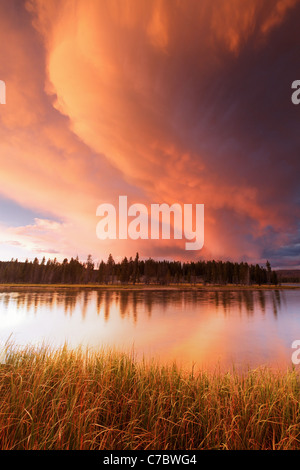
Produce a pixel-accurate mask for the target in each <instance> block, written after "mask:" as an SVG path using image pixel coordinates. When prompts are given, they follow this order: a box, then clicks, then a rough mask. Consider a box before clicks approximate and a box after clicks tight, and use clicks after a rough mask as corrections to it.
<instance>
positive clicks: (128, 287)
mask: <svg viewBox="0 0 300 470" xmlns="http://www.w3.org/2000/svg"><path fill="white" fill-rule="evenodd" d="M16 287H24V288H25V287H27V288H36V289H38V288H43V289H46V288H49V289H56V288H68V289H84V288H86V289H102V290H103V289H108V290H177V291H179V290H181V291H184V290H188V291H191V290H196V291H212V290H218V291H219V290H222V291H224V290H225V291H226V290H228V291H234V290H285V289H288V290H294V289H300V284H297V285H284V284H282V285H274V284H261V285H259V284H252V285H241V284H206V285H204V284H168V285H161V284H31V283H7V284H4V283H0V289H1V288H16Z"/></svg>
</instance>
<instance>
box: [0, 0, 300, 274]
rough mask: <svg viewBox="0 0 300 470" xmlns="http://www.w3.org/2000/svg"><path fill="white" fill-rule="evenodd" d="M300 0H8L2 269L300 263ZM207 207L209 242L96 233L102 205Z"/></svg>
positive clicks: (1, 1) (1, 124)
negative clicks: (297, 98)
mask: <svg viewBox="0 0 300 470" xmlns="http://www.w3.org/2000/svg"><path fill="white" fill-rule="evenodd" d="M299 24H300V1H299V0H226V1H224V0H29V1H25V0H24V1H23V0H0V48H1V49H0V80H3V81H4V82H5V84H6V104H5V105H0V159H1V169H0V260H6V259H11V258H12V257H13V258H18V259H19V260H25V259H26V258H28V259H33V258H34V257H35V256H37V257H38V258H39V259H41V258H42V257H43V256H45V257H46V259H48V258H51V259H53V258H54V257H56V258H57V259H59V260H62V259H63V258H64V257H67V258H70V257H71V256H76V255H78V256H79V258H80V259H82V260H85V259H86V258H87V255H88V254H92V256H93V259H94V260H95V261H99V260H101V259H104V260H106V259H107V257H108V254H109V253H112V254H113V256H114V258H115V259H120V258H123V257H124V256H125V255H126V256H127V257H129V256H133V257H134V256H135V253H136V251H139V254H140V257H141V258H148V257H150V256H151V257H153V258H156V259H162V258H164V259H176V260H177V259H178V260H196V259H199V258H204V259H213V258H214V259H224V260H225V259H226V260H227V259H228V260H233V261H242V260H243V261H247V262H251V263H256V262H259V263H262V264H265V262H266V260H267V259H268V260H269V261H270V262H271V265H272V267H294V268H295V267H298V268H299V267H300V224H299V220H300V219H299V216H300V105H298V106H296V105H294V104H293V103H292V101H291V95H292V89H291V84H292V82H293V81H294V80H297V79H298V80H300V35H299ZM120 195H127V196H128V202H129V204H132V203H142V204H145V205H146V206H150V204H153V203H160V204H161V203H163V202H165V203H167V204H173V203H180V204H185V203H190V204H196V203H198V204H204V205H205V242H204V248H203V249H202V250H200V251H186V250H185V240H184V239H183V240H136V241H133V240H115V241H111V240H105V241H101V240H99V239H98V238H97V237H96V225H97V222H98V221H99V218H97V217H96V209H97V206H98V205H99V204H101V203H111V204H114V205H115V206H116V207H117V202H118V197H119V196H120Z"/></svg>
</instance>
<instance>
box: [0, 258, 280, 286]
mask: <svg viewBox="0 0 300 470" xmlns="http://www.w3.org/2000/svg"><path fill="white" fill-rule="evenodd" d="M0 282H1V283H30V284H89V283H95V284H97V283H98V284H137V283H143V284H160V285H168V284H181V283H186V284H196V283H204V284H222V285H225V284H237V285H238V284H242V285H251V284H259V285H262V284H275V285H276V284H278V278H277V274H276V271H273V270H272V269H271V265H270V263H269V262H268V261H267V262H266V265H265V266H260V265H258V264H255V265H254V264H248V263H246V262H240V263H237V262H231V261H215V260H212V261H202V260H201V261H195V262H193V261H190V262H181V261H156V260H153V259H152V258H149V259H147V260H141V259H140V258H139V254H138V253H136V256H135V258H134V259H133V258H132V257H130V258H129V259H128V258H127V257H126V256H125V257H124V258H123V260H122V261H119V262H116V261H115V260H114V259H113V256H112V255H111V254H110V255H109V257H108V259H107V261H103V260H102V261H101V262H100V263H98V264H97V266H95V263H94V261H93V259H92V256H91V255H88V257H87V260H86V261H85V262H81V261H79V259H78V257H77V258H71V259H70V260H68V259H67V258H65V259H64V260H63V261H62V262H58V261H57V260H56V259H54V260H51V259H48V261H46V259H45V258H43V259H42V260H41V261H39V260H38V258H35V259H34V261H28V260H26V261H25V262H21V261H18V259H15V260H14V259H12V260H11V261H0Z"/></svg>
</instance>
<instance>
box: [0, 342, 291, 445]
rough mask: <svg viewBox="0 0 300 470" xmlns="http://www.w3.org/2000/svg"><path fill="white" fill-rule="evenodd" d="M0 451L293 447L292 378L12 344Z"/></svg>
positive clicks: (3, 381)
mask: <svg viewBox="0 0 300 470" xmlns="http://www.w3.org/2000/svg"><path fill="white" fill-rule="evenodd" d="M0 449H1V450H11V449H18V450H19V449H26V450H27V449H28V450H29V449H31V450H34V449H45V450H49V449H59V450H68V449H78V450H81V449H86V450H91V449H98V450H101V449H102V450H117V449H121V450H138V449H150V450H166V449H167V450H172V449H173V450H182V449H184V450H195V449H233V450H237V449H239V450H246V449H260V450H266V449H271V450H272V449H273V450H275V449H300V378H299V374H298V373H297V371H296V370H287V371H285V372H280V371H272V370H271V369H268V368H263V369H256V370H249V371H247V372H246V373H244V374H242V375H241V374H238V373H235V372H231V373H229V372H227V373H221V372H211V373H209V372H205V371H200V372H199V373H197V374H195V373H194V372H193V371H190V372H185V371H183V370H181V369H179V368H177V367H176V366H175V365H170V366H166V367H165V366H162V365H160V366H159V365H157V364H155V363H145V362H136V361H135V360H134V358H133V357H131V356H130V355H127V354H123V353H118V352H115V351H101V352H98V353H91V352H89V351H87V350H82V349H76V350H69V349H67V347H64V348H61V349H58V350H51V349H50V348H48V347H43V348H41V349H34V348H33V347H27V348H25V349H23V350H18V349H15V348H10V349H9V351H8V353H7V362H6V364H2V365H0Z"/></svg>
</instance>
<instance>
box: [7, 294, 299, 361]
mask: <svg viewBox="0 0 300 470" xmlns="http://www.w3.org/2000/svg"><path fill="white" fill-rule="evenodd" d="M299 306H300V290H298V289H295V290H265V291H264V290H232V291H228V290H226V291H222V290H219V291H190V290H187V291H176V290H143V291H139V290H118V289H116V290H100V289H92V288H83V289H78V288H59V287H57V288H50V287H49V288H43V287H41V288H36V287H35V288H29V287H28V288H27V287H26V288H21V287H20V288H11V287H7V288H1V289H0V340H1V341H2V342H3V341H5V340H6V339H7V338H8V337H9V336H10V335H11V340H12V341H13V342H14V343H15V344H17V345H27V344H32V345H39V344H41V343H42V342H44V343H46V344H50V345H51V346H54V347H58V346H61V345H62V344H64V343H65V342H67V344H68V345H69V346H70V347H76V346H78V345H82V346H88V347H90V348H96V349H97V348H102V347H103V346H104V347H105V346H108V347H113V348H115V349H119V350H122V351H126V352H128V351H129V352H132V353H133V354H134V355H135V356H136V357H137V358H138V359H141V358H143V357H145V359H151V358H153V359H155V360H159V361H160V362H163V363H166V362H173V361H176V362H177V363H178V364H179V365H183V366H187V367H190V366H192V365H193V364H194V365H195V366H196V367H198V366H199V367H210V368H212V367H215V366H216V365H218V366H220V367H223V366H224V367H228V366H231V365H232V364H235V366H236V367H240V366H243V367H244V366H251V367H256V366H259V365H274V366H276V367H277V366H279V367H286V366H290V365H291V355H292V353H293V351H294V350H293V349H292V348H291V344H292V342H293V341H294V340H296V339H299V340H300V309H299ZM299 367H300V366H299Z"/></svg>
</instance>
